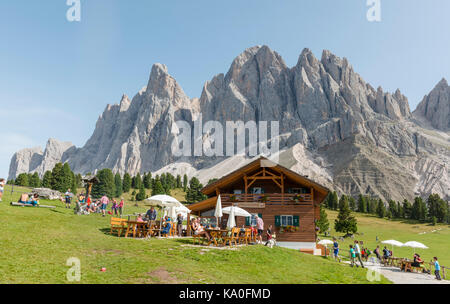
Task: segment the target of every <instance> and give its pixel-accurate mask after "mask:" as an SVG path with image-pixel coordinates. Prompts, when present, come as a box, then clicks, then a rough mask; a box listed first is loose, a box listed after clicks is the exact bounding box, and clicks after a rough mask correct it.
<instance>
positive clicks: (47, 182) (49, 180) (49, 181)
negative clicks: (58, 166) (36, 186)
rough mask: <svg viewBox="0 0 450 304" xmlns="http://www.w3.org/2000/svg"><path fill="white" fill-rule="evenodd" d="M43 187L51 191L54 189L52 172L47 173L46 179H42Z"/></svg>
mask: <svg viewBox="0 0 450 304" xmlns="http://www.w3.org/2000/svg"><path fill="white" fill-rule="evenodd" d="M42 187H44V188H48V189H51V187H52V172H51V171H45V173H44V177H43V178H42Z"/></svg>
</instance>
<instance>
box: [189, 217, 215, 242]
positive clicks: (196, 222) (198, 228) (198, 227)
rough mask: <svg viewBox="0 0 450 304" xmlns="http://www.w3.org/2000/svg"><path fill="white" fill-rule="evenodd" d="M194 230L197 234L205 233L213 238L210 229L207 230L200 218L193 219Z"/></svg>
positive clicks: (209, 237) (207, 236)
mask: <svg viewBox="0 0 450 304" xmlns="http://www.w3.org/2000/svg"><path fill="white" fill-rule="evenodd" d="M192 231H194V234H195V235H204V236H206V238H207V239H208V241H210V240H211V236H210V235H209V233H208V231H205V229H204V227H203V226H202V225H201V224H200V220H199V219H198V218H196V219H194V220H193V221H192Z"/></svg>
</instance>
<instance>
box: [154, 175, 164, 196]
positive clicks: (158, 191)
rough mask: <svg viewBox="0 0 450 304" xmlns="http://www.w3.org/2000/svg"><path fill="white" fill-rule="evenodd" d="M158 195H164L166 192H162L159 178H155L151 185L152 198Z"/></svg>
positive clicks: (162, 188)
mask: <svg viewBox="0 0 450 304" xmlns="http://www.w3.org/2000/svg"><path fill="white" fill-rule="evenodd" d="M158 194H166V191H165V190H164V187H163V185H162V184H161V181H160V180H159V177H158V176H157V177H156V178H155V180H154V183H153V188H152V196H154V195H158Z"/></svg>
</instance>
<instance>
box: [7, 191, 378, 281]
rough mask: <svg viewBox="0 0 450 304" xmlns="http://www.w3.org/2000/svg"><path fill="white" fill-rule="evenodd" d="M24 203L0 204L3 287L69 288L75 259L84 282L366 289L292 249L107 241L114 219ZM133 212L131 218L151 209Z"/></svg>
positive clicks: (360, 274)
mask: <svg viewBox="0 0 450 304" xmlns="http://www.w3.org/2000/svg"><path fill="white" fill-rule="evenodd" d="M18 196H19V194H14V195H13V196H12V197H11V194H10V192H9V188H8V187H7V188H6V193H5V197H4V200H3V202H2V203H0V222H1V223H2V225H1V233H0V244H1V246H2V252H3V254H2V258H1V259H0V273H1V274H2V275H1V276H0V283H67V281H66V279H65V278H66V272H67V270H68V269H69V267H68V266H66V265H65V263H66V260H67V259H68V258H69V257H77V258H79V259H80V260H81V269H82V280H81V283H242V284H247V283H368V281H367V280H366V273H365V271H364V270H362V269H352V268H350V267H348V266H344V265H339V264H337V263H334V262H332V261H329V260H325V259H323V258H321V257H314V256H310V255H306V254H301V253H299V252H297V251H294V250H289V249H283V248H274V249H269V248H265V247H263V246H248V247H245V248H242V249H240V250H236V251H230V250H214V249H212V250H209V251H202V248H201V247H189V246H183V245H187V244H190V243H191V240H189V239H180V240H176V239H169V240H158V239H151V240H138V239H124V238H117V237H114V236H111V235H109V234H108V231H109V229H108V228H109V218H108V217H106V218H102V217H101V216H99V215H97V214H94V215H89V216H76V215H74V214H73V211H72V210H68V209H65V208H64V207H63V204H62V203H60V202H44V201H42V202H41V204H48V205H56V206H57V208H56V209H44V208H22V207H12V206H9V201H11V200H14V201H16V200H17V199H18ZM141 204H142V203H141ZM132 205H133V203H128V207H127V210H126V213H127V214H130V213H133V212H137V211H144V210H145V208H143V207H134V206H132ZM101 267H106V268H107V271H106V272H100V271H99V270H100V268H101ZM382 282H383V283H387V280H385V279H383V280H382Z"/></svg>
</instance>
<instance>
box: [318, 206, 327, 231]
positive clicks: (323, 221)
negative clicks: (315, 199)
mask: <svg viewBox="0 0 450 304" xmlns="http://www.w3.org/2000/svg"><path fill="white" fill-rule="evenodd" d="M316 224H317V227H319V229H320V232H322V233H324V232H325V231H327V230H328V228H329V227H330V222H329V221H328V216H327V212H326V211H325V208H324V206H323V204H321V205H320V218H319V220H318V221H317V223H316Z"/></svg>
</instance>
